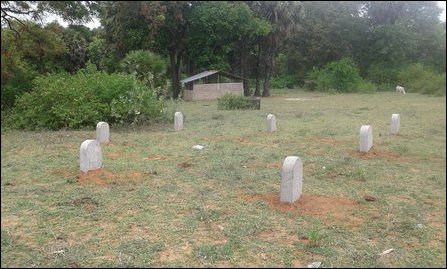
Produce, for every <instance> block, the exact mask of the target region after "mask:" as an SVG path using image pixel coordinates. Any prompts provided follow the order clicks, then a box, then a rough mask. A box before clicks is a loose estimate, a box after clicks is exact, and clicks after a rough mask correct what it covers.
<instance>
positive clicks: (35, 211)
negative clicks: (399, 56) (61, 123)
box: [1, 91, 446, 267]
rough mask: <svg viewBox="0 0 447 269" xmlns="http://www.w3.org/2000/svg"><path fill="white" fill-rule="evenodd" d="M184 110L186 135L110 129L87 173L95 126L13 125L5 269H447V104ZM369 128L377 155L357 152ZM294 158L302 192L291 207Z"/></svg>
mask: <svg viewBox="0 0 447 269" xmlns="http://www.w3.org/2000/svg"><path fill="white" fill-rule="evenodd" d="M287 99H289V100H287ZM177 110H178V111H182V112H183V114H184V117H185V120H184V128H185V129H184V130H183V131H180V132H174V128H173V124H166V125H158V126H146V127H141V128H138V129H136V130H125V129H119V130H117V129H116V128H114V126H113V125H111V126H110V128H111V143H110V144H105V145H104V144H103V145H102V154H103V168H102V169H101V170H98V171H94V172H89V173H88V174H87V175H82V174H81V173H80V171H79V147H80V145H81V143H82V142H83V141H84V140H86V139H94V137H95V126H92V128H91V130H84V131H60V132H19V131H4V130H3V131H2V134H1V266H2V267H59V266H60V267H189V266H191V267H307V264H309V263H311V262H315V261H320V262H322V264H321V267H446V164H445V162H446V99H445V97H429V96H424V95H420V94H415V93H408V94H407V95H406V96H402V95H398V94H396V93H394V92H393V93H391V92H390V93H377V94H337V95H330V94H324V93H316V92H315V93H312V92H302V91H294V92H292V93H276V94H275V93H273V95H272V97H269V98H263V99H262V102H261V110H247V111H221V110H217V101H203V102H192V103H180V104H178V107H177ZM270 113H273V114H275V116H276V118H277V127H278V131H277V132H276V133H272V134H269V133H267V132H266V131H265V130H266V123H265V120H266V116H267V115H268V114H270ZM393 113H399V114H400V117H401V128H400V133H401V134H400V135H398V136H391V135H389V134H388V133H389V127H390V121H391V115H392V114H393ZM366 124H370V125H372V127H373V135H374V146H373V148H372V149H371V151H370V152H369V153H367V154H360V153H359V152H358V148H359V131H360V127H361V126H362V125H366ZM197 144H199V145H203V146H205V149H203V150H192V146H193V145H197ZM292 155H294V156H299V157H301V159H302V160H303V167H304V176H303V195H302V197H301V198H300V200H298V201H297V202H295V203H294V204H292V205H287V204H280V203H279V186H280V169H281V166H282V162H283V161H284V159H285V157H287V156H292ZM391 248H392V249H394V251H392V252H391V253H389V254H385V255H381V254H382V252H384V251H385V250H387V249H391Z"/></svg>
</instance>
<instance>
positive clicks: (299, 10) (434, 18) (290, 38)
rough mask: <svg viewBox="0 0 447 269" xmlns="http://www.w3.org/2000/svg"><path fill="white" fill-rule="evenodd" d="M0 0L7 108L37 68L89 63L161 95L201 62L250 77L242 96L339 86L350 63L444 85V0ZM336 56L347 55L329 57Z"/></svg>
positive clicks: (381, 77) (40, 71) (382, 77)
mask: <svg viewBox="0 0 447 269" xmlns="http://www.w3.org/2000/svg"><path fill="white" fill-rule="evenodd" d="M1 5H2V11H1V18H2V32H1V34H2V40H1V42H2V45H1V64H2V70H1V79H2V82H1V98H2V111H3V110H4V109H9V108H11V107H14V105H15V102H16V99H17V98H18V97H19V96H21V95H22V94H24V93H26V92H31V91H33V87H34V86H35V85H34V81H35V79H36V78H37V77H39V76H45V75H48V74H55V73H59V72H69V73H70V74H72V75H74V74H76V73H77V72H79V71H80V70H83V69H85V68H86V66H87V65H89V64H91V65H94V66H95V67H96V69H97V70H98V71H101V72H105V73H107V74H113V73H118V72H127V73H136V74H137V76H138V77H139V78H140V79H142V80H143V81H146V82H147V84H148V85H149V86H152V87H159V88H164V90H159V92H158V94H161V95H165V97H172V98H174V99H177V98H178V97H179V96H180V95H181V88H180V80H181V78H183V77H186V76H189V75H192V74H195V73H197V72H201V71H204V70H210V69H219V70H224V71H227V72H230V73H233V74H237V75H239V76H241V77H244V78H247V79H248V81H250V84H246V87H245V88H244V92H245V95H247V96H248V95H255V96H264V97H267V96H269V95H270V89H271V88H276V87H282V86H284V85H287V86H290V87H295V86H300V87H307V86H309V85H314V86H315V85H317V89H318V87H320V85H326V84H327V85H328V86H327V87H328V89H332V88H334V87H332V86H331V85H330V83H329V82H327V81H326V82H327V83H326V82H324V81H323V79H322V76H323V75H324V74H326V73H324V72H335V71H334V70H335V69H337V68H341V71H340V72H339V73H343V72H345V69H343V68H345V66H349V65H352V66H354V67H355V70H354V71H355V72H357V71H358V73H359V76H360V77H361V78H362V79H365V81H368V83H373V84H374V85H377V86H378V88H379V89H380V88H381V87H382V88H383V89H385V88H389V87H391V85H394V84H396V83H399V80H402V79H404V78H405V76H406V77H411V76H412V75H410V73H411V72H413V73H415V72H416V73H421V72H426V73H427V72H428V73H427V75H426V76H435V75H437V74H440V75H441V79H442V78H443V79H444V84H443V87H444V88H443V89H441V91H443V93H444V94H445V69H446V62H445V61H446V55H445V54H446V30H445V29H446V28H445V22H441V21H440V20H439V15H440V13H441V9H440V8H439V7H438V6H437V4H436V2H435V1H416V2H415V1H306V2H304V1H303V2H301V1H2V3H1ZM48 14H56V15H58V16H60V17H61V18H62V19H63V20H65V21H67V22H69V23H70V24H69V26H68V27H63V26H61V25H60V24H59V23H58V22H56V21H54V22H51V23H49V24H43V23H42V22H41V18H42V17H46V16H48ZM92 17H97V18H99V20H100V22H101V26H100V27H98V28H95V29H93V30H91V29H89V28H87V27H86V26H84V25H83V24H85V23H86V22H88V21H89V20H91V18H92ZM337 61H339V62H340V63H341V64H339V65H334V64H332V65H329V64H331V63H334V62H337ZM331 68H332V69H331ZM405 68H407V69H405ZM331 70H332V71H331ZM402 70H406V71H405V72H406V73H405V72H404V73H402V72H403V71H402ZM411 74H412V73H411ZM442 74H444V75H443V77H442ZM336 76H338V75H336ZM320 82H321V83H320ZM325 83H326V84H325ZM282 84H284V85H282ZM248 85H249V86H248ZM436 87H439V86H438V85H436ZM440 87H441V88H442V83H441V86H440ZM308 88H312V86H309V87H308Z"/></svg>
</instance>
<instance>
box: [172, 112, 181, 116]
mask: <svg viewBox="0 0 447 269" xmlns="http://www.w3.org/2000/svg"><path fill="white" fill-rule="evenodd" d="M178 115H183V113H182V112H175V114H174V116H178Z"/></svg>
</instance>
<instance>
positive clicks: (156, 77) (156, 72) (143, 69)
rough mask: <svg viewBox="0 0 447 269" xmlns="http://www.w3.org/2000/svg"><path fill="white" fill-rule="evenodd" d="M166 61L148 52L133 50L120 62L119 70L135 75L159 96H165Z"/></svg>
mask: <svg viewBox="0 0 447 269" xmlns="http://www.w3.org/2000/svg"><path fill="white" fill-rule="evenodd" d="M167 65H168V63H167V61H166V59H164V58H163V57H161V56H160V55H157V54H154V53H152V52H150V51H144V50H134V51H131V52H129V53H127V54H126V57H124V59H122V60H121V62H120V68H121V71H122V72H125V73H127V74H135V75H136V76H137V78H138V79H140V80H142V81H144V82H145V83H146V84H147V85H148V86H149V87H151V88H154V89H156V92H157V93H158V94H159V95H167V94H168V93H167V92H166V90H167V78H166V70H167Z"/></svg>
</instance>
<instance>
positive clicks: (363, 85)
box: [357, 79, 377, 93]
mask: <svg viewBox="0 0 447 269" xmlns="http://www.w3.org/2000/svg"><path fill="white" fill-rule="evenodd" d="M357 91H358V92H361V93H374V92H376V91H377V86H376V84H374V83H372V82H369V81H366V80H363V79H362V81H360V83H359V84H358V85H357Z"/></svg>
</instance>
